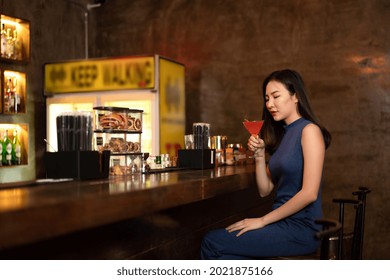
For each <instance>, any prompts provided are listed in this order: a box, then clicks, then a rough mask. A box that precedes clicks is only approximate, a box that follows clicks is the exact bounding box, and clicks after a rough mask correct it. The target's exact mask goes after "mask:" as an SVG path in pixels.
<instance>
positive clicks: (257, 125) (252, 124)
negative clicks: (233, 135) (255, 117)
mask: <svg viewBox="0 0 390 280" xmlns="http://www.w3.org/2000/svg"><path fill="white" fill-rule="evenodd" d="M242 123H243V125H244V126H245V128H246V130H248V132H249V133H250V134H251V135H259V133H260V130H261V127H262V126H263V123H264V121H248V120H245V121H244V122H242Z"/></svg>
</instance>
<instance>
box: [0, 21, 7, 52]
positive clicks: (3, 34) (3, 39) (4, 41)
mask: <svg viewBox="0 0 390 280" xmlns="http://www.w3.org/2000/svg"><path fill="white" fill-rule="evenodd" d="M0 47H1V56H2V57H6V56H7V55H6V51H7V31H5V25H4V23H3V24H2V25H1V46H0Z"/></svg>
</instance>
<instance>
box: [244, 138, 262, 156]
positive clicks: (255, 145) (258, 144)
mask: <svg viewBox="0 0 390 280" xmlns="http://www.w3.org/2000/svg"><path fill="white" fill-rule="evenodd" d="M248 149H249V150H250V151H252V152H253V153H254V154H255V157H256V158H258V157H264V155H265V143H264V140H263V139H260V137H259V136H258V135H252V136H251V137H250V138H249V139H248Z"/></svg>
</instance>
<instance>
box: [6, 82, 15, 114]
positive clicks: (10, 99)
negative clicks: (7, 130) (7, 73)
mask: <svg viewBox="0 0 390 280" xmlns="http://www.w3.org/2000/svg"><path fill="white" fill-rule="evenodd" d="M6 79H7V82H6V84H5V90H4V113H11V112H13V111H14V110H15V96H14V93H13V85H12V79H11V78H10V77H7V78H6Z"/></svg>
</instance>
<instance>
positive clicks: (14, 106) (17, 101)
mask: <svg viewBox="0 0 390 280" xmlns="http://www.w3.org/2000/svg"><path fill="white" fill-rule="evenodd" d="M11 98H12V100H11V112H13V113H20V112H21V111H22V107H21V105H22V104H21V95H20V93H19V90H18V79H17V77H14V78H13V80H12V89H11Z"/></svg>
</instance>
